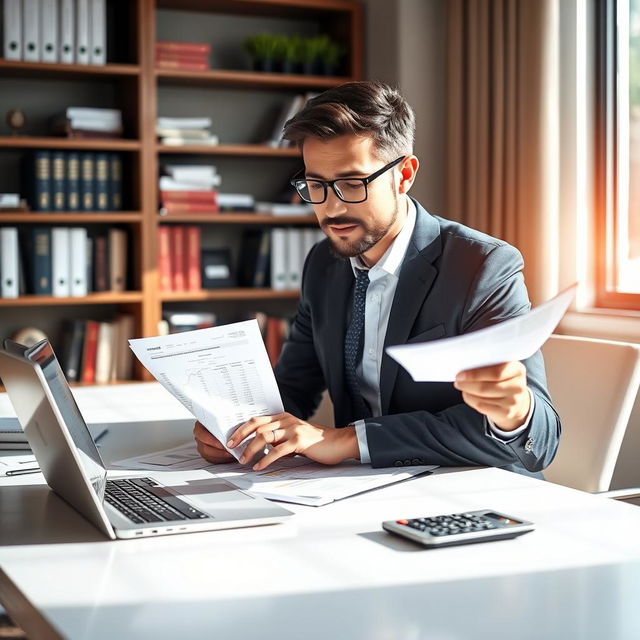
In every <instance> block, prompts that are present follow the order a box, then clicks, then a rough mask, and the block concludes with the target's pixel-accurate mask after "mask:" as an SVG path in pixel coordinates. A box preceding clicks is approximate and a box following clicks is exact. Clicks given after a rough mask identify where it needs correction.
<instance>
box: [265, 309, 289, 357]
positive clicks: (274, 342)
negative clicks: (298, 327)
mask: <svg viewBox="0 0 640 640" xmlns="http://www.w3.org/2000/svg"><path fill="white" fill-rule="evenodd" d="M285 326H286V325H285V321H284V320H283V319H282V318H277V317H274V316H268V317H267V330H266V336H265V341H264V342H265V346H266V348H267V355H268V356H269V362H270V363H271V366H272V367H275V366H276V362H278V358H279V357H280V353H281V352H282V345H283V343H284V334H285Z"/></svg>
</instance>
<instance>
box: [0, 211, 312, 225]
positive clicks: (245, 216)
mask: <svg viewBox="0 0 640 640" xmlns="http://www.w3.org/2000/svg"><path fill="white" fill-rule="evenodd" d="M0 220H1V218H0ZM158 222H160V223H173V224H180V223H189V224H194V223H196V224H261V225H262V224H266V225H290V224H317V220H316V218H315V216H270V215H268V216H267V215H262V214H259V213H211V214H207V213H200V214H195V213H194V214H183V213H180V214H173V215H172V214H165V215H161V216H159V218H158Z"/></svg>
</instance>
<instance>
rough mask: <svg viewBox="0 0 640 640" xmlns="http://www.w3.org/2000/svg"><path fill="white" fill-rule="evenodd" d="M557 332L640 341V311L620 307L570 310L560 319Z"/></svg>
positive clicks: (606, 338) (623, 340) (587, 336)
mask: <svg viewBox="0 0 640 640" xmlns="http://www.w3.org/2000/svg"><path fill="white" fill-rule="evenodd" d="M556 332H557V333H560V334H563V335H572V336H582V337H585V338H601V339H603V340H620V341H622V342H640V311H627V310H622V309H620V310H618V309H581V310H580V311H568V312H567V313H566V315H565V316H564V318H563V319H562V320H561V321H560V324H559V326H558V329H557V330H556Z"/></svg>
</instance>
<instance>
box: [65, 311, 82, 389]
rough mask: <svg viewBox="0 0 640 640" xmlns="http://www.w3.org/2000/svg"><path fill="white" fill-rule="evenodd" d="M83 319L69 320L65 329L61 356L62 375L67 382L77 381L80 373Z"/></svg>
mask: <svg viewBox="0 0 640 640" xmlns="http://www.w3.org/2000/svg"><path fill="white" fill-rule="evenodd" d="M84 331H85V321H84V320H71V321H69V322H68V323H67V329H66V331H65V339H66V344H65V349H64V351H63V353H64V355H63V357H62V363H63V364H62V366H63V371H64V375H65V376H66V378H67V380H68V381H69V382H79V381H80V377H81V374H82V346H83V344H84Z"/></svg>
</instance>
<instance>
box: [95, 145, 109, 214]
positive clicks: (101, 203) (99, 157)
mask: <svg viewBox="0 0 640 640" xmlns="http://www.w3.org/2000/svg"><path fill="white" fill-rule="evenodd" d="M93 184H94V192H93V204H94V210H95V211H108V210H109V155H108V154H106V153H97V154H96V155H95V179H94V183H93Z"/></svg>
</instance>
